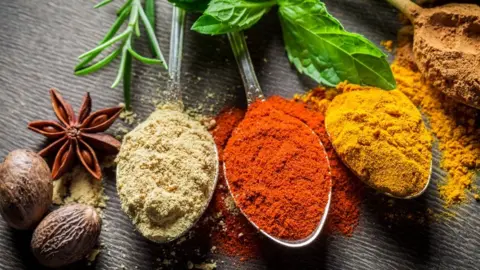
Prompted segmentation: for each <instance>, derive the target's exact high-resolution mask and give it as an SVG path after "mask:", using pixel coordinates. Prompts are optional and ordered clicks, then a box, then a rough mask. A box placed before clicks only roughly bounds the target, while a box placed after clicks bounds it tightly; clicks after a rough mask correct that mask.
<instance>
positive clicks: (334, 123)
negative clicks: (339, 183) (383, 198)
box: [325, 83, 432, 197]
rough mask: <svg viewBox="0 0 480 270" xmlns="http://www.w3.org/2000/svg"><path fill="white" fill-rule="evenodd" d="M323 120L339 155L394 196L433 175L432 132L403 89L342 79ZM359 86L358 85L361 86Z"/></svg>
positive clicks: (414, 188) (410, 191)
mask: <svg viewBox="0 0 480 270" xmlns="http://www.w3.org/2000/svg"><path fill="white" fill-rule="evenodd" d="M338 88H339V89H341V90H342V92H344V93H343V94H341V95H338V96H336V97H335V98H334V99H333V101H332V103H331V104H330V107H329V108H328V110H327V115H326V118H325V124H326V126H327V129H328V131H329V132H330V136H331V139H332V143H333V145H334V146H335V148H336V151H337V153H338V154H339V156H340V157H341V158H342V159H343V160H344V161H345V163H346V164H347V165H348V166H349V167H350V168H351V169H352V171H353V172H354V173H355V174H356V175H358V176H359V177H360V179H362V180H363V181H365V182H366V183H367V184H368V185H370V186H372V187H374V188H375V189H377V190H380V191H383V192H386V193H389V194H391V195H393V196H396V197H408V196H414V195H416V194H418V193H419V192H421V191H422V190H423V188H424V187H425V185H426V184H427V181H428V179H429V176H430V166H431V160H432V152H431V150H432V137H431V135H430V133H429V132H428V131H427V129H426V127H425V124H424V122H423V120H422V117H421V115H420V112H419V111H418V109H417V108H416V107H415V105H414V104H413V103H412V102H411V101H410V100H409V99H408V98H407V97H406V96H405V95H404V94H403V93H402V92H400V91H397V90H394V91H390V92H387V91H383V90H381V89H377V88H373V87H362V86H356V85H350V84H345V83H344V84H341V85H339V86H338ZM359 90H360V91H359Z"/></svg>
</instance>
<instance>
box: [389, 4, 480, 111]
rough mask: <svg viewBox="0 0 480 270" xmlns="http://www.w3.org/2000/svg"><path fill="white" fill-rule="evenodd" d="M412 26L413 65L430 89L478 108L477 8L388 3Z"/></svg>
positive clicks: (479, 23) (479, 25)
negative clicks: (416, 67)
mask: <svg viewBox="0 0 480 270" xmlns="http://www.w3.org/2000/svg"><path fill="white" fill-rule="evenodd" d="M387 1H388V2H389V3H390V4H392V5H393V6H395V7H396V8H397V9H399V10H400V11H401V12H402V13H404V14H405V15H406V16H407V17H408V19H409V20H410V21H411V22H412V24H413V26H414V40H413V53H414V56H415V62H416V63H417V66H418V68H419V69H420V71H421V72H422V73H423V75H424V76H425V77H426V78H427V79H428V80H429V81H430V82H432V84H433V86H434V87H436V88H437V89H439V90H441V91H442V92H443V93H445V94H446V95H447V96H449V97H452V98H453V99H455V100H457V101H460V102H462V103H464V104H466V105H469V106H472V107H475V108H478V109H480V6H479V5H476V4H448V5H443V6H439V7H435V8H428V9H427V8H425V9H424V8H421V7H420V6H418V5H417V4H415V3H413V2H411V1H409V0H387Z"/></svg>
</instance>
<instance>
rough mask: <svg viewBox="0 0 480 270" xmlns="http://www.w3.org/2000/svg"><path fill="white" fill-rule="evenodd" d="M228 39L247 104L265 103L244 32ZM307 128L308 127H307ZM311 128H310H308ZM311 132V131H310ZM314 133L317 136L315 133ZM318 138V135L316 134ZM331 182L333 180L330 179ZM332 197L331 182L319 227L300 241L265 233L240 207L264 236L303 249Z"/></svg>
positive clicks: (312, 239) (328, 206)
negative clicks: (258, 101)
mask: <svg viewBox="0 0 480 270" xmlns="http://www.w3.org/2000/svg"><path fill="white" fill-rule="evenodd" d="M228 39H229V40H230V45H231V47H232V50H233V54H234V55H235V60H236V61H237V65H238V68H239V71H240V75H241V77H242V81H243V85H244V88H245V94H246V95H247V102H248V104H249V105H250V104H251V103H253V102H254V101H256V100H257V99H259V100H262V101H264V100H265V97H264V95H263V93H262V90H261V88H260V84H259V83H258V80H257V76H256V75H255V71H254V69H253V64H252V60H251V59H250V54H249V52H248V48H247V43H246V42H245V36H244V35H243V32H235V33H229V34H228ZM305 126H306V125H305ZM306 127H307V128H309V127H308V126H306ZM309 129H310V128H309ZM310 130H311V129H310ZM312 133H313V134H315V132H313V130H312ZM315 136H316V134H315ZM318 142H319V144H320V145H321V147H322V149H323V150H324V153H325V157H326V160H327V162H328V157H327V153H326V151H325V148H324V147H323V144H322V142H321V141H320V139H319V140H318ZM328 167H329V171H330V164H329V165H328ZM223 170H224V173H225V179H226V180H227V181H226V182H227V187H228V189H229V191H230V193H231V194H232V197H233V200H234V201H235V204H236V205H239V204H238V203H237V201H236V199H235V196H233V193H232V190H231V188H230V185H229V181H228V178H227V170H228V168H226V166H225V163H224V164H223ZM330 181H331V178H330ZM331 196H332V183H331V182H330V190H329V193H328V201H327V204H326V205H325V209H324V211H323V216H322V217H321V218H320V220H319V222H318V225H317V227H316V228H315V230H314V231H313V232H312V233H311V234H310V235H309V236H307V237H306V238H304V239H299V240H285V239H280V238H277V237H275V236H272V235H270V234H269V233H267V232H265V231H264V230H262V228H259V227H258V226H257V224H255V222H253V221H252V220H250V219H249V217H248V215H247V214H245V213H244V212H243V211H242V209H241V208H240V207H239V209H240V212H241V213H242V214H243V215H244V216H245V217H246V219H247V220H248V221H250V223H251V224H252V225H253V226H254V227H255V228H256V229H257V230H259V231H260V232H261V233H262V234H264V235H265V236H266V237H268V238H270V239H271V240H273V241H275V242H276V243H278V244H280V245H283V246H286V247H292V248H296V247H303V246H306V245H308V244H310V243H312V242H313V241H314V240H315V239H316V238H317V237H318V235H319V234H320V232H321V231H322V229H323V226H324V225H325V222H326V220H327V215H328V210H329V208H330V200H331Z"/></svg>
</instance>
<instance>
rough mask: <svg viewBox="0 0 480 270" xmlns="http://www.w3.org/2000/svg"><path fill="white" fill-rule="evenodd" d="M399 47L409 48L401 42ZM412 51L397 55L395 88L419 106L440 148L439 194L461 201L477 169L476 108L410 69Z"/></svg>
mask: <svg viewBox="0 0 480 270" xmlns="http://www.w3.org/2000/svg"><path fill="white" fill-rule="evenodd" d="M402 51H404V52H405V51H412V44H411V43H408V42H407V43H405V45H404V46H403V47H402ZM413 63H414V62H413V54H411V53H404V54H402V55H397V61H396V62H395V63H394V64H393V65H392V71H393V73H394V76H395V78H396V80H397V88H398V90H400V91H402V92H403V93H405V94H406V95H407V96H408V97H409V98H410V99H411V100H412V101H413V103H414V104H415V105H417V106H419V107H420V108H421V110H422V112H424V113H425V114H426V115H427V116H428V118H429V124H430V127H431V129H432V131H433V133H434V134H435V136H436V137H437V139H438V141H439V147H440V150H441V151H442V160H441V164H440V166H441V167H442V168H443V169H445V170H446V171H447V173H448V176H447V179H446V181H445V183H443V184H442V185H440V195H441V196H442V198H443V199H444V200H445V203H446V205H447V206H448V205H451V204H454V203H460V202H465V201H466V200H467V190H470V191H473V192H476V191H477V188H476V185H475V181H474V179H475V174H476V173H475V170H478V169H480V127H479V125H478V122H477V121H478V118H479V111H478V110H475V109H473V108H470V107H468V106H465V105H463V104H461V103H458V102H455V101H453V100H452V99H450V98H448V97H446V96H445V95H444V94H443V93H441V92H440V91H438V90H436V89H434V88H433V87H432V86H431V85H430V84H428V83H426V82H425V80H424V79H423V78H422V75H421V73H420V72H417V71H415V70H412V68H411V66H412V65H414V64H413Z"/></svg>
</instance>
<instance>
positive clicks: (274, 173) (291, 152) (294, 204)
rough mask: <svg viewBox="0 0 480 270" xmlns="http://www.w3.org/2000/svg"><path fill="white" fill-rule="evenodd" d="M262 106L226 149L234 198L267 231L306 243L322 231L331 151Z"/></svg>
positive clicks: (296, 123)
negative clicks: (317, 231) (321, 225)
mask: <svg viewBox="0 0 480 270" xmlns="http://www.w3.org/2000/svg"><path fill="white" fill-rule="evenodd" d="M275 100H276V99H274V100H269V101H268V102H263V101H256V102H254V103H253V104H251V105H250V107H249V110H248V112H247V114H246V116H245V118H244V119H243V121H242V122H241V123H240V124H239V125H238V127H237V129H236V130H235V131H234V132H233V134H232V136H231V138H230V140H229V141H228V143H227V147H226V148H225V153H224V154H225V156H224V157H225V166H226V168H227V179H228V182H229V184H230V188H231V191H232V193H233V196H234V199H235V201H236V203H237V205H239V207H240V208H241V209H242V210H243V212H244V213H245V214H246V215H247V216H249V218H250V219H251V220H252V221H253V222H254V223H255V224H256V225H257V226H258V227H259V228H261V229H263V230H265V231H266V232H267V233H269V234H270V235H272V236H275V237H278V238H282V239H303V238H306V237H308V236H309V235H310V234H311V233H312V232H313V231H314V230H315V228H316V227H317V225H318V223H319V221H320V218H321V216H322V215H323V213H324V211H325V206H326V204H327V201H328V193H329V191H330V188H331V179H330V170H329V163H328V160H327V158H326V153H325V149H324V148H323V147H322V146H321V144H320V143H319V140H318V137H317V136H315V135H314V134H313V133H312V131H311V129H309V128H308V127H307V126H306V125H305V124H304V123H302V122H301V121H300V120H299V119H297V118H294V117H291V116H289V115H288V114H286V113H284V112H282V111H279V110H277V109H275V108H274V106H273V105H272V103H274V102H275Z"/></svg>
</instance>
